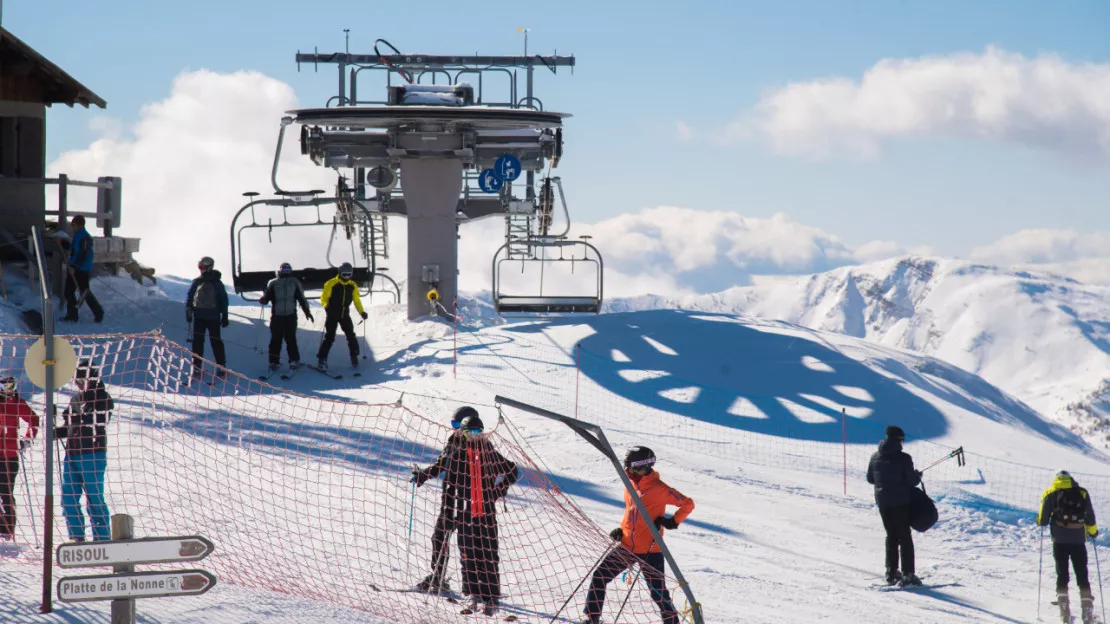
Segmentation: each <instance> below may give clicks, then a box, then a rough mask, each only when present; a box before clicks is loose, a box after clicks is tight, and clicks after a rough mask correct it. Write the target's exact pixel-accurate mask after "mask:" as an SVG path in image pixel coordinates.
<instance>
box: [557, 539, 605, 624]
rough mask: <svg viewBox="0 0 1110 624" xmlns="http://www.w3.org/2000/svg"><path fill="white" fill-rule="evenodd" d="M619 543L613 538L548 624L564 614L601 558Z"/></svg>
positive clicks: (592, 573) (599, 563)
mask: <svg viewBox="0 0 1110 624" xmlns="http://www.w3.org/2000/svg"><path fill="white" fill-rule="evenodd" d="M619 544H620V542H619V541H617V540H613V543H612V544H609V547H608V548H606V549H605V552H603V553H601V556H600V557H598V558H597V561H595V562H594V564H593V565H592V566H590V571H589V572H587V573H586V576H583V577H582V580H581V581H579V582H578V586H577V587H575V588H574V591H572V592H570V595H569V596H567V599H566V601H565V602H563V606H561V607H559V610H558V611H556V612H555V615H553V616H551V619H550V620H548V621H547V624H551V623H552V622H554V621H555V620H557V619H559V615H560V614H562V612H563V609H566V608H567V605H568V604H570V601H571V600H572V599H574V595H575V594H577V593H578V590H579V589H582V585H584V584H585V583H586V579H588V578H590V577H591V576H593V575H594V569H596V568H597V566H599V565H601V560H602V559H605V558H606V557H608V556H609V553H611V552H613V550H614V549H615V548H616V547H617V546H618V545H619Z"/></svg>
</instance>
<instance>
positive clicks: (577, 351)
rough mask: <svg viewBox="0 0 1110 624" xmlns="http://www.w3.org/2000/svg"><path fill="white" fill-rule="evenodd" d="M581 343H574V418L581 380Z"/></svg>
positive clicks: (576, 412) (576, 415)
mask: <svg viewBox="0 0 1110 624" xmlns="http://www.w3.org/2000/svg"><path fill="white" fill-rule="evenodd" d="M581 360H582V343H581V342H576V343H574V417H575V418H578V382H579V381H580V380H581V379H582V362H581Z"/></svg>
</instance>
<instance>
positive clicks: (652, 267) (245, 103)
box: [49, 71, 905, 296]
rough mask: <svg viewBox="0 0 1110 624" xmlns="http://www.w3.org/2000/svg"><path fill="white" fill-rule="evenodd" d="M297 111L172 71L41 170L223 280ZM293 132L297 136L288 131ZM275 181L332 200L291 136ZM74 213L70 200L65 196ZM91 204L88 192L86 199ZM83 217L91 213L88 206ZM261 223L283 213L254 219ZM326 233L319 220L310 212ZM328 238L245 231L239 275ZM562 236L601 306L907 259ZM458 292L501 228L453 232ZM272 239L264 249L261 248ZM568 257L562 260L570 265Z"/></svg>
mask: <svg viewBox="0 0 1110 624" xmlns="http://www.w3.org/2000/svg"><path fill="white" fill-rule="evenodd" d="M296 106H297V102H296V98H295V96H294V93H293V91H292V89H291V88H290V87H289V86H288V85H285V84H283V83H281V82H279V81H277V80H274V79H272V78H268V77H266V76H264V75H261V74H258V73H254V72H237V73H232V74H220V73H214V72H210V71H195V72H186V73H183V74H181V75H180V76H179V77H178V78H177V80H175V82H174V84H173V87H172V90H171V92H170V94H169V95H168V96H167V97H166V99H164V100H163V101H161V102H157V103H154V104H151V105H148V106H146V107H145V108H144V109H143V110H142V112H141V114H140V117H139V119H138V120H137V121H136V122H134V123H131V124H123V123H115V122H98V123H100V124H101V125H100V126H99V127H100V128H101V129H102V130H104V131H106V132H107V134H108V136H105V137H103V138H101V139H99V140H97V141H95V142H94V143H92V144H91V145H89V146H88V147H87V148H85V149H82V150H75V151H71V152H66V153H64V154H62V155H61V156H60V157H59V158H58V160H57V161H55V162H54V163H51V165H50V167H49V169H50V171H51V173H52V174H53V173H58V172H64V173H67V174H69V175H70V176H72V177H75V178H81V179H95V178H96V177H97V176H99V175H119V176H121V177H122V178H123V188H124V212H123V227H121V228H120V231H119V233H120V234H121V235H124V236H137V237H141V238H142V239H143V243H142V245H143V247H142V251H141V252H140V254H139V258H140V260H142V261H143V262H144V263H146V264H148V265H150V266H153V267H155V268H157V269H158V271H159V272H160V273H171V274H177V275H183V276H189V275H192V274H193V273H194V272H195V270H196V269H195V266H196V260H197V258H199V257H200V256H202V255H210V256H213V257H214V258H215V259H216V261H217V266H218V268H220V269H221V270H223V272H224V273H225V274H230V272H231V271H230V262H231V259H230V249H229V227H230V224H231V219H232V217H233V216H234V215H235V213H236V212H237V211H238V210H239V208H240V207H241V206H243V204H244V203H245V201H246V200H245V199H244V198H243V197H242V196H241V193H242V192H243V191H248V190H254V191H260V192H262V193H263V196H269V195H270V189H271V186H270V179H269V178H270V167H271V165H272V159H273V150H274V145H275V142H276V139H277V131H278V127H279V120H280V119H281V117H282V116H283V113H284V111H286V110H289V109H291V108H295V107H296ZM294 130H295V127H294ZM279 183H280V184H281V185H282V186H283V187H285V188H290V189H310V188H320V189H329V190H330V189H332V188H333V185H334V184H335V174H334V173H333V172H331V171H330V170H325V169H322V168H320V167H317V166H315V165H313V164H312V163H311V162H310V161H309V160H308V159H307V158H305V157H304V156H302V155H301V154H300V153H299V150H298V147H297V140H296V134H295V132H294V133H291V136H287V140H286V142H285V151H284V152H283V159H282V164H281V169H280V171H279ZM71 199H72V200H73V201H74V202H79V201H84V200H80V199H79V198H78V197H77V196H76V193H72V194H71ZM85 199H87V201H89V202H90V203H91V202H92V201H94V197H93V196H92V194H91V192H90V193H89V194H88V197H87V198H85ZM90 208H91V207H90ZM257 216H258V221H259V223H262V224H266V223H268V219H269V218H270V217H271V216H273V217H279V216H280V210H272V211H270V212H266V211H265V210H262V209H260V210H258V211H257ZM321 216H322V218H323V219H324V220H325V221H328V222H330V219H331V212H330V210H324V211H323V212H322V214H321ZM290 217H291V218H293V219H296V220H298V221H304V220H306V219H308V220H315V218H316V215H315V212H314V211H313V210H312V209H304V208H302V209H299V210H291V211H290ZM405 226H406V222H405V220H404V219H401V218H395V219H391V221H390V240H391V243H392V245H391V250H390V251H391V255H392V258H391V259H390V260H389V261H388V262H387V266H390V267H392V268H393V273H392V275H393V277H394V278H395V279H398V280H401V279H403V278H404V274H403V272H404V268H405V266H406V263H405V261H404V258H405V254H406V252H407V245H406V227H405ZM330 233H331V232H330V228H329V227H319V228H308V229H306V228H298V229H295V230H294V229H285V230H282V229H275V230H274V231H273V232H272V233H271V232H270V231H268V229H266V228H259V229H254V230H249V231H248V232H247V233H246V234H244V238H243V242H244V245H243V250H244V254H245V257H244V261H243V267H244V268H245V269H247V270H271V269H273V268H275V267H276V266H277V265H278V264H279V263H280V262H283V261H288V262H292V263H293V264H294V265H295V266H299V267H303V266H315V267H323V266H326V265H327V264H328V262H327V254H328V245H329V235H330ZM571 234H572V236H578V235H580V234H589V235H591V236H593V237H594V238H593V239H592V241H591V242H593V243H594V244H596V245H597V246H598V247H599V248H600V249H601V250H602V253H603V254H604V259H605V278H606V279H605V294H606V296H627V295H636V294H645V293H650V294H660V295H684V294H692V293H706V292H715V291H720V290H724V289H726V288H729V287H732V286H736V285H741V284H747V283H750V282H751V280H752V278H753V277H754V276H758V275H780V274H805V273H811V272H817V271H824V270H828V269H831V268H835V267H838V266H843V265H846V264H854V263H856V262H858V261H860V260H874V259H879V258H882V257H888V256H890V255H897V254H899V253H904V251H905V250H904V249H903V248H902V247H901V246H899V245H897V244H895V243H890V242H874V243H868V244H866V245H863V246H861V247H859V248H857V249H853V248H851V247H849V246H848V245H846V244H844V243H843V242H842V241H841V240H840V239H838V238H837V237H836V236H833V235H832V234H829V233H827V232H824V231H822V230H820V229H817V228H814V227H810V226H806V225H804V224H801V223H798V222H796V221H793V220H791V219H790V218H788V217H787V216H785V215H782V214H778V215H775V216H773V217H771V218H766V219H761V218H751V217H744V216H741V215H739V214H736V213H732V212H705V211H698V210H692V209H688V208H678V207H670V206H662V207H656V208H647V209H643V210H640V211H639V212H636V213H632V214H624V215H619V216H617V217H613V218H611V219H607V220H604V221H601V222H599V223H596V224H592V225H591V224H582V223H581V222H579V223H576V224H575V227H574V229H573V231H572V233H571ZM461 235H462V238H461V241H460V270H461V274H460V287H461V289H462V290H464V291H480V290H488V289H489V288H490V284H491V260H492V257H493V254H494V252H495V251H496V249H497V248H498V247H499V246H500V245H501V243H502V242H503V237H504V221H503V220H501V219H499V218H492V219H486V220H482V221H479V222H475V223H469V224H466V225H464V226H463V227H462V228H461ZM271 236H272V238H273V241H272V242H271V241H270V237H271ZM350 254H351V251H350V243H349V242H348V241H347V240H346V239H345V238H344V237H343V236H342V235H340V236H338V237H336V240H335V246H334V248H333V250H332V252H331V260H332V262H333V263H335V264H338V263H339V262H341V261H343V260H347V259H350ZM567 257H569V256H567ZM506 269H507V271H506V272H505V274H504V275H505V285H506V287H508V288H510V289H514V288H515V289H517V291H518V292H519V293H520V294H527V291H525V290H524V289H525V288H528V289H538V287H539V286H540V284H541V283H542V284H543V287H544V292H546V293H556V292H559V293H563V294H570V295H574V294H585V293H587V292H592V288H593V287H594V283H595V280H596V272H595V271H594V270H593V267H592V266H591V265H589V264H584V263H582V262H575V263H570V262H564V263H562V264H556V265H555V266H548V267H546V268H545V270H544V272H543V274H542V275H541V274H540V273H539V271H538V270H534V269H536V267H531V268H528V267H526V268H525V270H524V272H523V273H522V272H521V270H520V267H519V263H516V264H515V265H506Z"/></svg>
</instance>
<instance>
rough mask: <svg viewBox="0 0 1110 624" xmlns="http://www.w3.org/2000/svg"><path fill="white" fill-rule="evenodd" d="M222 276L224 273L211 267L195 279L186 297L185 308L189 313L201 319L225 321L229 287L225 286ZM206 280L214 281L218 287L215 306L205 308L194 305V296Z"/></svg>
mask: <svg viewBox="0 0 1110 624" xmlns="http://www.w3.org/2000/svg"><path fill="white" fill-rule="evenodd" d="M222 277H223V275H222V274H221V273H220V272H219V271H217V270H215V269H209V270H207V271H205V272H204V273H201V274H200V277H198V278H196V279H194V280H193V284H192V285H191V286H189V294H188V295H186V297H185V310H186V312H187V313H188V314H191V315H193V317H194V318H196V319H197V320H200V321H223V320H224V319H226V318H227V305H228V302H227V288H225V287H224V283H223V281H222V280H221V278H222ZM204 282H213V283H214V286H215V287H216V307H215V308H209V309H206V310H205V309H198V308H195V307H193V296H194V295H196V292H197V288H198V287H199V286H200V285H201V284H202V283H204Z"/></svg>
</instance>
